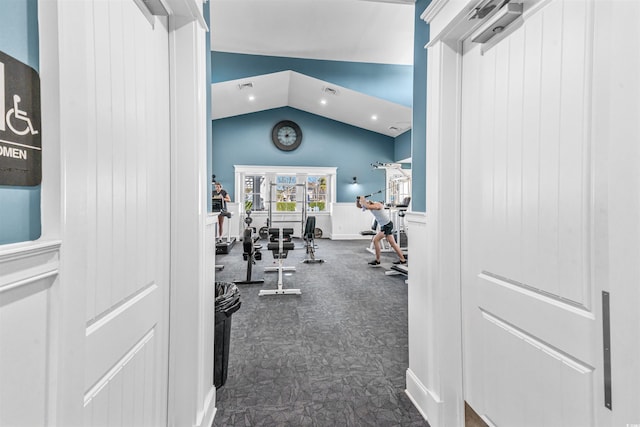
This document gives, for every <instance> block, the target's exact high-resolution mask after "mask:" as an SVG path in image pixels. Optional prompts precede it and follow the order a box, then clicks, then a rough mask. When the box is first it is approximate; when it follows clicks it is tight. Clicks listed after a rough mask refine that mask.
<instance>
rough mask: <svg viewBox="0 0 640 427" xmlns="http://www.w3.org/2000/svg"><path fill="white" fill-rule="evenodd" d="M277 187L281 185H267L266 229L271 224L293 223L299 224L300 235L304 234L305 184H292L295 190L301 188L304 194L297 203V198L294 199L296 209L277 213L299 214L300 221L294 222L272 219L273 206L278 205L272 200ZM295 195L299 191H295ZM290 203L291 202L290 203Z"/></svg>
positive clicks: (305, 217) (275, 183)
mask: <svg viewBox="0 0 640 427" xmlns="http://www.w3.org/2000/svg"><path fill="white" fill-rule="evenodd" d="M278 185H281V184H279V183H277V182H270V183H269V212H268V215H269V216H268V219H267V227H272V226H273V224H276V223H288V224H290V223H293V222H300V233H301V234H304V227H305V223H306V220H307V185H306V184H293V186H294V187H295V188H302V193H303V194H304V197H301V200H300V201H298V200H297V199H298V198H299V197H296V201H295V204H296V209H295V210H294V211H285V212H278V214H285V215H286V214H295V213H300V219H299V220H298V219H296V220H287V219H284V220H275V219H273V211H274V205H276V207H277V204H278V200H277V199H275V198H274V190H277V187H278ZM296 193H298V195H299V194H300V191H297V190H296ZM290 203H292V202H290ZM299 203H300V205H301V206H300V210H298V204H299Z"/></svg>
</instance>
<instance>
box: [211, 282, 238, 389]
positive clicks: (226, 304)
mask: <svg viewBox="0 0 640 427" xmlns="http://www.w3.org/2000/svg"><path fill="white" fill-rule="evenodd" d="M240 304H241V301H240V291H239V290H238V287H237V286H236V285H235V284H234V283H227V282H216V303H215V310H216V326H215V339H214V345H213V347H214V348H213V385H214V386H215V387H216V388H219V387H222V386H223V385H224V383H225V382H226V381H227V368H228V366H229V345H230V343H231V316H232V315H233V313H235V312H236V311H238V309H239V308H240Z"/></svg>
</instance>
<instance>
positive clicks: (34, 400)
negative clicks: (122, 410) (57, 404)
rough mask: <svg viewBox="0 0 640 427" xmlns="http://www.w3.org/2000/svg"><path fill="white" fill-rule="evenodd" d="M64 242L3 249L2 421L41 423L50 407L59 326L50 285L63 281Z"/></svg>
mask: <svg viewBox="0 0 640 427" xmlns="http://www.w3.org/2000/svg"><path fill="white" fill-rule="evenodd" d="M59 250H60V242H58V241H53V242H38V243H22V244H16V245H6V246H3V247H2V248H1V249H0V343H1V345H0V425H2V426H42V425H47V424H48V421H47V420H48V417H47V415H48V412H49V411H50V410H51V401H50V396H49V387H51V383H52V373H51V363H52V359H53V357H52V355H53V354H54V352H55V348H54V347H57V342H55V340H54V338H53V337H54V336H55V331H54V330H53V329H54V328H55V326H56V325H57V324H56V323H55V322H52V321H51V311H50V310H49V301H50V299H51V289H52V287H54V286H58V285H59V281H58V267H59V259H60V255H59Z"/></svg>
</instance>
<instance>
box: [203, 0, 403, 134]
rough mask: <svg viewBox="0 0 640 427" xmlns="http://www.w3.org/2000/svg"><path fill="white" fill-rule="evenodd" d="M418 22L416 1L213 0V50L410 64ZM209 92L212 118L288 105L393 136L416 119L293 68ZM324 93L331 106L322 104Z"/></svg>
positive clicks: (393, 106) (385, 103)
mask: <svg viewBox="0 0 640 427" xmlns="http://www.w3.org/2000/svg"><path fill="white" fill-rule="evenodd" d="M413 22H414V4H413V0H407V1H405V0H388V1H375V0H368V1H365V0H211V48H212V50H214V51H219V52H230V53H244V54H253V55H266V56H283V57H293V58H307V59H321V60H336V61H348V62H366V63H378V64H400V65H410V64H412V62H413V26H414V25H413ZM247 81H251V82H252V83H253V88H251V91H252V92H253V93H252V94H253V96H254V97H255V99H254V101H249V100H248V95H249V94H250V93H249V91H248V90H247V89H246V88H245V89H243V90H240V89H239V88H238V85H239V84H241V83H243V82H247ZM324 87H331V88H335V89H337V92H338V96H330V95H329V94H328V93H327V92H323V90H322V88H324ZM212 95H213V96H214V98H213V99H214V102H213V114H212V116H213V118H214V119H216V118H222V117H231V116H235V115H240V114H246V113H250V112H256V111H262V110H266V109H271V108H277V107H283V106H290V107H293V108H298V109H300V110H303V111H307V112H309V113H313V114H317V115H320V116H323V117H327V118H330V119H333V120H338V121H341V122H344V123H348V124H351V125H353V126H357V127H361V128H364V129H368V130H371V131H374V132H378V133H381V134H384V135H388V136H397V135H399V134H401V133H402V132H404V131H405V130H407V129H408V128H409V127H410V123H411V109H410V108H408V107H405V106H402V105H399V104H395V103H392V102H389V101H386V100H382V99H379V98H374V97H372V96H369V95H365V94H362V93H359V92H356V91H353V90H350V89H348V88H344V87H340V86H337V85H335V84H333V83H331V82H324V81H321V80H318V79H314V78H312V77H309V76H304V75H302V74H299V73H294V72H289V71H286V72H282V73H274V74H268V75H263V76H255V77H252V78H248V79H241V80H237V81H230V82H221V83H215V84H213V85H212ZM323 97H324V98H325V99H326V101H327V104H326V105H323V104H321V103H320V101H321V98H323ZM221 99H223V100H224V101H223V102H216V101H215V100H218V101H220V100H221ZM374 115H375V116H377V120H372V119H371V118H372V116H374ZM390 127H396V128H399V129H398V130H390Z"/></svg>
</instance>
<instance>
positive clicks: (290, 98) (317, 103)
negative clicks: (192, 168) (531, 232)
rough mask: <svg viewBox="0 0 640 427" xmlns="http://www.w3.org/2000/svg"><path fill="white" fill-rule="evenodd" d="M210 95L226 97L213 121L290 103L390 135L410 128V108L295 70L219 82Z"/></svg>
mask: <svg viewBox="0 0 640 427" xmlns="http://www.w3.org/2000/svg"><path fill="white" fill-rule="evenodd" d="M211 97H212V99H224V102H214V103H213V105H212V118H213V119H214V120H215V119H221V118H225V117H232V116H237V115H241V114H247V113H254V112H257V111H263V110H269V109H272V108H279V107H286V106H289V107H293V108H297V109H299V110H302V111H306V112H308V113H312V114H316V115H318V116H322V117H326V118H328V119H333V120H338V121H341V122H344V123H347V124H350V125H352V126H357V127H359V128H363V129H368V130H371V131H373V132H377V133H381V134H384V135H387V136H391V137H396V136H398V135H400V134H402V133H403V132H405V131H406V130H408V129H409V128H410V127H411V108H409V107H405V106H403V105H399V104H395V103H393V102H389V101H385V100H383V99H380V98H375V97H373V96H369V95H365V94H363V93H360V92H356V91H354V90H351V89H348V88H345V87H341V86H338V85H334V84H328V83H327V82H325V81H322V80H319V79H315V78H313V77H309V76H306V75H304V74H300V73H296V72H294V71H281V72H278V73H273V74H265V75H261V76H254V77H249V78H244V79H239V80H233V81H228V82H224V83H216V84H213V85H211ZM355 106H360V107H358V108H355ZM365 106H366V107H365ZM374 116H375V117H374Z"/></svg>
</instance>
